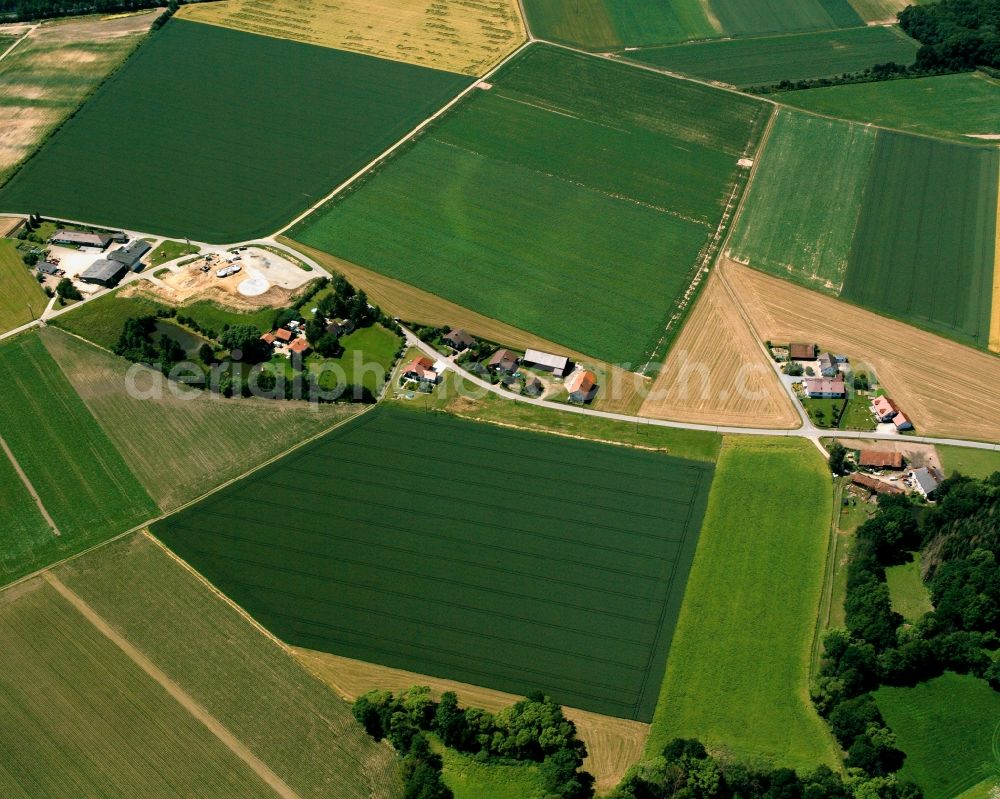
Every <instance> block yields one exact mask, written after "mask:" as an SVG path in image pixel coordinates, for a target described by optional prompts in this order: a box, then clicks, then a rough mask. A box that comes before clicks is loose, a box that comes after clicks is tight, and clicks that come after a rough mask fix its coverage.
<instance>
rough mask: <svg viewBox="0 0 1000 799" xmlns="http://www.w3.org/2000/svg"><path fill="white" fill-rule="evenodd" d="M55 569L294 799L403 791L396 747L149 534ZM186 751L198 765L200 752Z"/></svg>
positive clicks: (380, 798) (387, 796)
mask: <svg viewBox="0 0 1000 799" xmlns="http://www.w3.org/2000/svg"><path fill="white" fill-rule="evenodd" d="M56 574H57V576H58V578H59V579H60V580H61V581H62V582H63V583H64V584H65V585H66V586H68V587H69V588H70V589H71V590H72V591H74V592H75V593H76V594H77V595H78V596H79V597H81V599H83V600H84V601H85V602H86V603H87V604H88V605H89V606H90V607H91V608H92V609H93V611H94V612H96V613H98V614H99V615H100V616H101V618H103V619H104V620H105V621H106V622H107V623H108V624H109V625H110V626H111V627H112V628H113V629H114V630H116V631H117V632H118V633H119V634H120V635H121V636H123V637H124V638H125V639H127V640H128V641H129V642H130V643H131V644H132V645H134V646H135V647H136V648H137V649H138V650H139V651H141V652H142V653H143V654H145V655H146V657H148V658H149V659H150V660H151V661H152V662H153V663H154V664H155V665H156V667H157V668H159V669H160V670H161V671H162V672H164V673H165V674H166V675H167V677H169V678H170V679H171V680H173V681H174V682H175V683H176V684H177V685H178V686H179V687H180V688H181V689H182V690H183V691H184V692H186V693H187V694H188V695H189V696H190V697H191V698H192V699H193V700H194V701H196V702H197V703H198V704H199V705H200V706H201V707H202V708H203V709H204V710H205V711H206V712H207V713H209V714H211V716H212V717H213V718H214V719H216V720H217V721H218V722H219V723H220V724H221V725H222V726H223V727H225V729H227V730H228V731H229V732H230V733H231V734H232V735H233V736H234V737H235V738H236V739H238V740H239V741H240V743H242V744H243V745H244V746H246V747H247V749H249V750H250V752H251V753H252V754H253V755H255V756H256V757H257V758H259V759H260V760H261V761H263V763H265V764H266V765H267V767H269V768H270V769H271V771H272V772H273V773H275V774H276V775H277V776H278V777H280V778H281V779H282V780H283V781H284V782H285V784H286V785H288V786H289V787H290V788H291V789H292V790H293V791H295V794H296V795H298V796H299V797H301V799H323V798H324V797H330V796H336V797H338V799H400V797H401V796H402V786H401V784H400V781H399V777H398V776H397V763H396V755H395V753H394V752H393V751H392V750H391V749H389V748H388V747H385V746H383V745H379V744H376V743H375V742H374V741H373V740H372V739H371V738H369V737H368V736H367V735H366V734H365V732H364V730H363V729H362V728H361V727H360V726H359V725H358V724H356V723H355V721H354V718H353V716H352V715H351V711H350V707H349V706H348V705H347V704H346V703H345V702H343V701H342V700H340V699H339V698H338V697H337V696H336V695H335V694H334V693H333V692H332V691H330V690H329V689H327V687H326V686H325V685H324V684H323V683H321V682H319V681H318V680H316V679H315V678H314V677H312V675H310V674H308V673H307V672H306V671H305V670H303V669H302V668H301V667H300V666H299V665H298V663H297V662H296V660H295V659H294V658H293V657H292V655H291V654H290V653H289V652H288V651H287V650H285V649H284V648H283V647H281V646H280V645H279V644H277V643H276V642H275V641H274V640H273V639H271V638H270V637H269V636H267V635H266V634H265V633H263V632H262V631H261V630H260V629H258V628H257V627H256V626H255V625H254V624H253V623H252V622H250V621H249V620H248V619H247V618H246V617H245V615H244V614H242V613H241V612H240V611H238V610H236V609H235V608H234V607H233V606H232V605H231V604H230V603H228V602H227V601H226V600H225V599H224V598H222V597H221V596H219V594H218V593H217V592H215V591H214V590H213V589H212V588H211V587H210V586H209V585H207V584H206V583H205V582H204V581H203V580H201V579H200V578H198V577H197V576H195V575H194V574H193V573H192V572H191V571H190V570H189V569H188V568H186V567H185V566H184V565H183V564H181V563H180V562H179V561H178V560H177V559H176V558H175V557H174V556H172V555H171V554H170V553H169V552H167V551H166V550H165V549H164V548H163V547H162V546H160V545H159V544H158V543H155V542H154V541H153V540H151V539H150V538H149V537H148V536H146V535H143V534H137V535H133V536H128V537H126V538H124V539H122V540H120V541H116V542H114V543H112V544H108V545H107V546H105V547H102V548H101V549H99V550H96V551H94V552H92V553H88V554H87V555H85V556H83V557H81V558H75V559H74V560H72V561H70V562H68V563H65V564H63V565H62V566H60V567H59V568H58V569H57V570H56ZM188 757H189V759H192V760H195V761H197V752H191V753H188ZM143 795H147V796H152V795H162V794H155V793H146V794H143ZM271 795H272V796H273V795H274V794H273V793H272V794H271Z"/></svg>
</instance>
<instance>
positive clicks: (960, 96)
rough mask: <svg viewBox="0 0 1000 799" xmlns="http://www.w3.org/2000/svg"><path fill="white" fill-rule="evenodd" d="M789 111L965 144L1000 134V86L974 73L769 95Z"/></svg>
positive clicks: (826, 87) (992, 80) (998, 82)
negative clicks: (999, 112) (972, 137)
mask: <svg viewBox="0 0 1000 799" xmlns="http://www.w3.org/2000/svg"><path fill="white" fill-rule="evenodd" d="M772 96H773V98H774V99H776V100H778V101H780V102H782V103H787V104H788V105H793V106H797V107H798V108H804V109H806V110H808V111H816V112H818V113H821V114H827V115H829V116H834V117H840V118H843V119H855V120H857V121H859V122H869V123H874V124H876V125H884V126H885V127H889V128H897V129H899V130H904V131H909V132H912V133H926V134H929V135H931V136H945V137H951V138H958V139H963V140H965V141H969V139H968V138H967V136H966V134H990V133H993V134H997V133H1000V121H998V119H997V111H996V109H997V106H998V105H1000V81H998V80H996V79H993V78H988V77H986V76H985V75H982V74H979V73H963V74H959V75H941V76H937V77H932V78H913V79H910V80H890V81H881V82H878V83H854V84H848V85H845V86H825V87H821V88H818V89H804V90H802V91H795V92H783V93H781V94H776V95H772Z"/></svg>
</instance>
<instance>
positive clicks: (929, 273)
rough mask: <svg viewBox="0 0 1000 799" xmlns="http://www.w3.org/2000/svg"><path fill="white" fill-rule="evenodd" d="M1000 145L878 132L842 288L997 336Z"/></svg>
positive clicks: (928, 319) (883, 307) (945, 326)
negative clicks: (993, 321) (993, 314)
mask: <svg viewBox="0 0 1000 799" xmlns="http://www.w3.org/2000/svg"><path fill="white" fill-rule="evenodd" d="M998 179H1000V150H998V149H996V148H989V149H987V148H982V147H976V146H972V145H959V144H952V143H950V142H944V141H939V140H934V139H927V138H918V137H915V136H906V135H901V134H897V133H891V132H888V131H880V132H879V134H878V136H877V137H876V141H875V154H874V159H873V166H872V170H871V172H870V174H869V176H868V183H867V185H866V187H865V191H864V199H863V202H862V205H861V213H860V217H859V222H858V228H857V233H856V236H855V239H854V244H853V247H852V250H851V255H850V258H849V261H848V268H847V275H846V278H845V280H844V288H843V293H842V296H843V297H844V299H848V300H851V301H852V302H856V303H858V304H859V305H864V306H866V307H869V308H871V309H873V310H875V311H877V312H880V313H883V314H886V315H889V316H894V317H898V318H901V319H903V320H904V321H907V322H910V323H913V324H917V325H920V326H922V327H926V328H928V329H930V330H932V331H933V332H936V333H941V334H944V335H946V336H949V337H951V338H954V339H956V340H958V341H961V342H963V343H965V344H971V345H973V346H978V347H982V348H984V349H985V348H986V346H987V343H988V341H989V330H990V309H991V298H992V293H993V269H994V247H995V244H996V231H997V228H996V224H997V192H998V186H997V183H998Z"/></svg>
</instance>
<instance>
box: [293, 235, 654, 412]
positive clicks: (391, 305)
mask: <svg viewBox="0 0 1000 799" xmlns="http://www.w3.org/2000/svg"><path fill="white" fill-rule="evenodd" d="M278 241H279V242H281V243H282V244H284V245H286V246H288V247H291V248H293V249H296V250H299V251H300V252H302V253H304V254H306V255H308V256H309V257H310V258H312V259H313V260H314V261H316V262H317V263H318V264H320V266H322V267H324V268H325V269H326V270H328V271H330V272H334V273H336V272H339V273H340V274H342V275H343V276H344V277H346V278H347V279H348V280H349V281H350V282H351V283H353V284H354V285H355V286H357V287H358V288H361V289H364V290H365V292H366V293H367V294H368V297H369V299H371V301H372V303H374V304H376V305H379V306H380V307H381V308H382V309H383V310H384V311H386V312H388V313H390V314H392V315H393V316H397V317H399V318H400V319H404V320H406V321H409V322H416V323H419V324H426V325H445V324H447V325H451V326H452V327H462V328H465V329H466V330H468V331H469V332H470V333H472V334H473V335H474V336H478V337H480V338H483V339H486V340H487V341H494V342H496V343H498V344H502V345H504V346H506V347H512V348H514V349H519V350H524V349H527V348H529V347H533V348H535V349H540V350H543V351H547V352H556V353H560V354H563V355H567V356H569V357H570V358H572V359H573V360H575V361H576V362H578V363H581V364H583V365H584V366H586V368H588V369H591V370H592V371H593V372H594V373H595V374H596V375H597V378H598V385H599V386H600V389H599V390H598V393H597V396H596V397H595V399H594V401H593V402H592V403H591V407H593V408H595V409H597V410H602V411H610V412H612V413H629V414H634V413H637V412H638V410H639V406H640V405H641V404H642V400H643V397H644V396H645V394H646V392H648V391H649V389H650V387H651V382H652V381H651V380H650V379H649V378H647V377H642V376H641V375H637V374H636V373H634V372H629V371H626V370H624V369H619V368H618V367H616V366H612V365H610V364H606V363H602V362H600V361H597V360H595V359H593V358H591V357H589V356H588V355H586V354H584V353H582V352H576V351H574V350H570V349H568V348H566V347H564V346H562V345H561V344H557V343H556V342H554V341H548V340H547V339H543V338H539V337H538V336H536V335H535V334H534V333H529V332H527V331H526V330H521V329H519V328H516V327H512V326H511V325H508V324H505V323H504V322H500V321H498V320H496V319H491V318H490V317H488V316H483V315H482V314H479V313H476V312H475V311H470V310H469V309H468V308H463V307H462V306H461V305H456V304H455V303H453V302H449V301H448V300H445V299H442V298H441V297H438V296H437V295H435V294H431V293H429V292H427V291H423V290H422V289H419V288H417V287H415V286H411V285H410V284H408V283H403V282H402V281H399V280H394V279H393V278H391V277H386V276H385V275H380V274H378V273H377V272H373V271H371V270H370V269H365V268H364V267H362V266H358V265H357V264H354V263H351V262H350V261H345V260H343V259H341V258H337V257H336V256H333V255H329V254H328V253H325V252H323V251H322V250H316V249H313V248H312V247H307V246H305V245H304V244H299V243H298V242H296V241H292V240H291V239H288V238H285V237H284V236H281V237H279V239H278Z"/></svg>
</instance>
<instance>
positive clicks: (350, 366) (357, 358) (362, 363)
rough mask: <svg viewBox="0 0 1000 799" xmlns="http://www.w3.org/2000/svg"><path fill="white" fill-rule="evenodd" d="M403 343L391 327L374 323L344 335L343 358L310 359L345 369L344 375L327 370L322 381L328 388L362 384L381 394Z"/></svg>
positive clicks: (341, 341)
mask: <svg viewBox="0 0 1000 799" xmlns="http://www.w3.org/2000/svg"><path fill="white" fill-rule="evenodd" d="M402 343H403V342H402V340H401V339H400V338H399V336H397V335H396V334H395V333H393V332H392V331H391V330H387V329H386V328H384V327H382V326H381V325H372V326H371V327H363V328H361V329H360V330H355V331H354V332H353V333H348V334H347V335H346V336H343V337H342V338H341V339H340V344H341V346H342V347H343V348H344V352H343V354H342V355H341V356H340V357H339V358H333V359H321V358H319V357H318V356H316V357H315V358H311V359H310V363H311V364H316V365H317V366H319V365H320V364H324V365H325V368H328V367H329V366H331V365H334V366H335V368H336V367H339V369H340V370H343V374H341V373H340V372H339V371H336V372H332V373H331V372H326V379H321V380H320V384H321V385H323V386H324V387H334V386H336V385H348V386H352V385H357V384H360V385H362V386H364V387H365V388H367V389H368V390H369V391H371V392H372V393H373V394H376V395H377V394H378V392H379V390H380V389H381V388H382V386H383V385H384V384H385V381H386V378H388V376H389V373H390V372H391V371H392V365H393V363H394V362H395V360H396V353H397V352H398V351H399V347H400V345H401V344H402ZM331 378H335V379H334V380H331Z"/></svg>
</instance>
